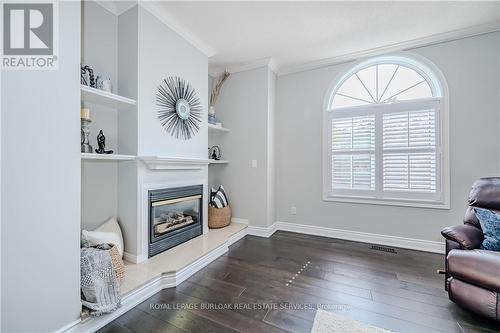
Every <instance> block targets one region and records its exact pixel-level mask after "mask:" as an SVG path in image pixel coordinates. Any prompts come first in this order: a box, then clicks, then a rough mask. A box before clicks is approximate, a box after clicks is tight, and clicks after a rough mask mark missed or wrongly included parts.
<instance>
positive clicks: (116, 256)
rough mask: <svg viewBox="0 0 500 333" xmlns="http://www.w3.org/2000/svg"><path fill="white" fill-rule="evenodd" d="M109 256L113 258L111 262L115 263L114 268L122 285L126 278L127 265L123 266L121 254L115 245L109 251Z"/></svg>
mask: <svg viewBox="0 0 500 333" xmlns="http://www.w3.org/2000/svg"><path fill="white" fill-rule="evenodd" d="M110 245H111V244H110ZM109 254H110V256H111V262H112V263H113V268H114V269H115V273H116V278H117V279H118V283H119V284H122V281H123V278H124V276H125V265H124V264H123V260H122V257H121V256H120V252H118V248H117V247H116V246H115V245H112V247H111V249H109Z"/></svg>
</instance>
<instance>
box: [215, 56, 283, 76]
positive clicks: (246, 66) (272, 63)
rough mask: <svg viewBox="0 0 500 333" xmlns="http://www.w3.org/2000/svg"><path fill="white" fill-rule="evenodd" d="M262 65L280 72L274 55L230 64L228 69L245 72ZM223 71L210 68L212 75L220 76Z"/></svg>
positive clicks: (233, 71) (231, 71)
mask: <svg viewBox="0 0 500 333" xmlns="http://www.w3.org/2000/svg"><path fill="white" fill-rule="evenodd" d="M261 67H268V68H269V69H270V70H271V71H273V72H274V73H275V74H276V73H278V67H277V64H276V60H275V59H274V58H273V57H266V58H261V59H257V60H253V61H248V62H245V63H242V64H238V65H235V66H230V67H227V68H226V70H228V71H229V73H238V72H245V71H250V70H252V69H257V68H261ZM222 73H224V71H223V70H220V69H219V68H216V69H213V68H212V69H210V68H209V70H208V74H209V75H210V76H212V77H214V78H215V77H218V76H220V75H221V74H222Z"/></svg>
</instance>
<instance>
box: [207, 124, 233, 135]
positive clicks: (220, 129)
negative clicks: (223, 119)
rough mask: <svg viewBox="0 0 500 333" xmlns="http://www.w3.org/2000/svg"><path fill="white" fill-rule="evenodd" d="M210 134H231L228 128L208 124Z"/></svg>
mask: <svg viewBox="0 0 500 333" xmlns="http://www.w3.org/2000/svg"><path fill="white" fill-rule="evenodd" d="M208 132H209V133H227V132H230V130H229V129H228V128H225V127H222V126H217V125H213V124H208Z"/></svg>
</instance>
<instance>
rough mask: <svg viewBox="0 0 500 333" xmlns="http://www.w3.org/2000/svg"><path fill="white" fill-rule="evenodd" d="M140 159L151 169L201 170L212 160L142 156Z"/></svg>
mask: <svg viewBox="0 0 500 333" xmlns="http://www.w3.org/2000/svg"><path fill="white" fill-rule="evenodd" d="M139 159H140V160H141V161H143V162H144V163H145V164H146V165H147V167H148V168H149V169H150V170H200V169H202V168H204V167H206V166H207V165H208V164H209V163H210V160H208V159H201V158H179V157H163V156H140V157H139Z"/></svg>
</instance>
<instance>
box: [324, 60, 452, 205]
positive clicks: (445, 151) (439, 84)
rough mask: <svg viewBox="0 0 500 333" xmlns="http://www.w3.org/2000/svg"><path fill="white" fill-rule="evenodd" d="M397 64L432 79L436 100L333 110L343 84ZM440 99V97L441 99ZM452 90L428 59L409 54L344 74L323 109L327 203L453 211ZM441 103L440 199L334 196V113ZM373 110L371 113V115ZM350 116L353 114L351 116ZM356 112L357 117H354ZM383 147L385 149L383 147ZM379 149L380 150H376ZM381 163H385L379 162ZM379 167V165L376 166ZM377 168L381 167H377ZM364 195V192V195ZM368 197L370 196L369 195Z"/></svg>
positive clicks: (365, 63) (358, 65)
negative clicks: (358, 75)
mask: <svg viewBox="0 0 500 333" xmlns="http://www.w3.org/2000/svg"><path fill="white" fill-rule="evenodd" d="M388 62H391V63H397V64H401V65H403V66H406V67H409V68H411V69H414V70H416V71H417V72H418V73H419V74H421V75H422V76H423V77H424V78H425V79H426V80H427V79H428V80H429V81H428V82H429V84H430V86H431V89H432V92H433V94H434V95H435V96H438V97H432V98H424V99H419V100H411V101H401V102H396V103H392V104H370V105H361V106H353V107H344V108H337V109H331V108H330V106H331V105H332V101H333V97H334V96H335V93H336V91H337V90H338V89H339V88H340V86H341V85H342V83H343V82H344V81H345V80H347V79H348V78H349V77H350V76H351V75H353V74H354V73H356V72H357V71H359V70H362V69H364V68H366V67H369V66H372V65H375V64H380V63H388ZM439 96H440V97H439ZM448 96H449V93H448V86H447V83H446V80H445V79H444V76H443V74H442V73H441V71H440V70H439V69H438V68H437V67H436V66H435V65H434V64H432V63H431V62H430V61H428V60H427V59H425V58H423V57H421V56H417V55H414V54H411V53H409V52H399V53H396V54H391V55H387V56H380V57H374V58H370V59H368V60H365V61H359V62H357V63H356V64H354V65H351V66H349V67H348V68H347V69H346V70H345V71H343V72H341V73H340V74H339V75H338V76H337V77H336V78H335V80H333V82H332V83H331V85H330V87H329V89H328V90H327V94H326V96H325V99H324V106H323V136H322V140H323V143H322V144H323V156H322V157H323V201H332V202H345V203H358V204H377V205H391V206H404V207H419V208H436V209H450V168H449V112H448V105H449V101H448ZM432 100H436V101H439V108H438V111H437V114H438V117H437V119H436V120H437V122H438V124H437V126H438V128H437V131H438V132H439V136H438V140H439V142H440V145H439V146H438V150H439V154H440V161H439V162H440V163H439V166H438V168H439V169H438V170H437V174H438V175H439V176H438V181H439V184H440V189H441V191H440V196H439V199H436V200H428V199H418V198H416V199H406V198H400V197H397V198H391V197H390V196H384V197H383V198H375V197H373V196H363V195H362V193H360V194H359V195H353V194H354V193H355V192H354V191H349V193H346V194H338V193H332V191H331V182H329V181H330V180H331V156H332V152H331V147H330V144H329V143H328V142H329V141H328V140H329V139H331V132H329V128H330V126H331V125H329V120H331V119H332V116H331V113H332V112H335V113H337V112H341V113H343V112H345V113H346V116H357V115H361V114H366V113H370V114H373V110H374V109H376V108H385V109H386V108H387V107H388V106H389V107H390V108H396V109H397V108H398V106H400V105H410V104H412V105H414V106H418V105H419V104H428V103H429V102H430V101H432ZM367 109H369V110H370V111H371V112H369V111H367ZM347 112H348V113H349V114H348V115H347ZM353 112H354V113H353ZM380 135H381V131H380V130H378V131H376V136H377V139H376V140H377V142H380V141H379V139H380V138H378V136H380ZM380 147H381V146H380ZM376 149H377V147H376ZM379 160H381V159H379ZM376 163H377V162H376ZM377 167H379V166H378V165H377ZM375 182H376V184H377V185H378V186H380V184H379V182H380V180H379V179H377V178H376V179H375ZM361 192H362V191H361ZM365 193H366V192H365ZM385 193H388V194H390V193H391V192H388V191H386V192H385Z"/></svg>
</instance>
